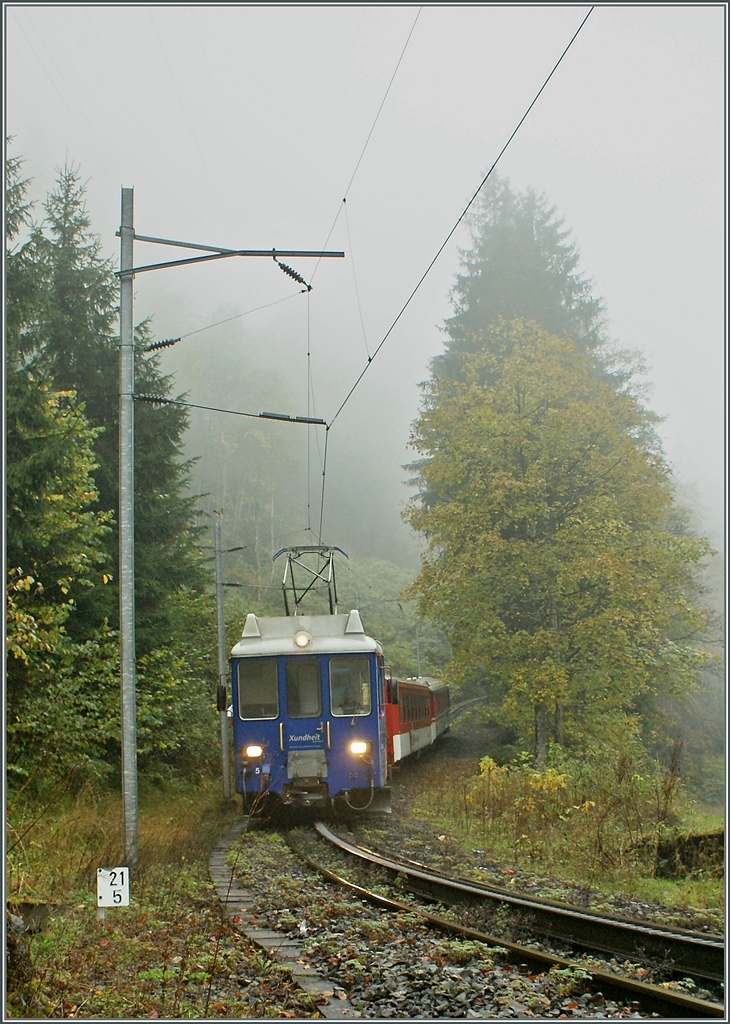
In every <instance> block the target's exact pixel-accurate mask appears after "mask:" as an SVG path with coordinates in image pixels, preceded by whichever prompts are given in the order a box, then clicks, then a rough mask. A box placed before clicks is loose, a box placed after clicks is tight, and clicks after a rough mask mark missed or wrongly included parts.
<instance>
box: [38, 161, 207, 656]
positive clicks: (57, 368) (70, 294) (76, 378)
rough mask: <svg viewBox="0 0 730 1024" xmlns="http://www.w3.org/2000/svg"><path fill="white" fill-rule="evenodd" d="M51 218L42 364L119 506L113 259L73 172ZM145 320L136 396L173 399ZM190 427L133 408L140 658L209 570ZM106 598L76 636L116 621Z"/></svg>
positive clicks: (164, 412)
mask: <svg viewBox="0 0 730 1024" xmlns="http://www.w3.org/2000/svg"><path fill="white" fill-rule="evenodd" d="M45 211H46V218H45V220H44V222H43V224H42V225H41V227H40V228H38V229H37V230H36V231H35V233H34V237H33V239H32V244H33V246H34V249H35V257H36V260H37V261H38V262H39V263H40V264H41V265H42V266H43V268H44V275H45V277H46V280H47V282H48V285H47V287H48V301H47V304H46V306H45V308H44V312H43V316H42V317H41V318H40V323H39V325H38V337H37V349H36V358H37V360H38V361H40V362H42V363H43V365H44V366H45V368H46V370H47V372H48V373H49V374H50V376H51V377H52V378H53V380H54V383H55V386H56V387H58V388H60V389H63V390H73V391H74V392H75V393H76V395H77V396H78V399H79V400H80V401H82V402H83V403H84V407H85V413H86V416H87V418H88V420H89V422H90V423H91V425H92V426H93V427H94V428H97V429H98V435H97V438H96V440H95V442H94V451H95V453H96V458H97V462H98V466H97V468H96V470H95V473H94V479H95V482H96V487H97V490H98V498H97V501H96V508H98V509H100V510H107V509H116V508H117V505H118V444H119V439H118V405H119V400H118V390H119V383H118V381H119V363H118V338H117V335H116V333H115V332H116V320H117V313H118V311H117V297H118V285H117V281H116V278H115V276H114V272H113V264H112V261H111V260H108V259H105V258H104V256H103V254H102V244H101V240H100V239H99V237H98V236H97V235H95V234H93V232H92V231H91V229H90V220H89V216H88V213H87V211H86V205H85V188H84V185H83V184H82V183H81V180H80V175H79V172H78V169H77V168H74V167H69V166H66V167H64V168H62V169H61V170H60V171H59V175H58V179H57V182H56V187H55V189H54V190H53V191H52V192H51V194H50V195H49V196H48V199H47V201H46V203H45ZM150 340H151V336H150V326H149V322H148V321H145V322H143V323H142V324H140V325H139V327H138V328H137V330H136V331H135V349H136V357H135V391H136V392H139V393H144V394H148V395H149V394H151V395H156V396H158V397H169V396H170V393H171V389H172V379H171V378H170V377H168V376H165V375H164V374H163V373H162V372H161V370H160V366H159V359H158V357H156V356H154V355H146V354H145V353H144V349H145V347H146V345H147V344H148V342H149V341H150ZM186 426H187V414H186V412H185V410H184V409H182V408H180V407H177V406H171V405H163V406H153V405H149V404H144V403H141V402H138V403H135V507H136V508H135V538H136V550H135V576H136V581H137V582H136V592H137V607H138V629H137V648H138V653H139V654H143V653H145V652H146V651H150V650H152V649H153V648H154V647H157V646H164V645H166V644H168V643H169V642H170V640H171V636H172V634H173V633H174V630H175V625H174V620H175V616H176V614H177V612H176V610H175V609H176V602H177V595H178V594H179V593H180V592H182V591H185V590H186V589H189V590H191V591H192V592H195V593H198V592H200V590H201V588H202V587H203V586H204V585H205V583H206V580H207V575H208V574H207V571H206V569H205V567H204V564H203V562H202V561H201V558H200V552H199V550H198V543H197V540H198V532H199V531H198V530H197V529H196V526H195V523H194V518H195V499H194V498H193V497H190V496H189V495H187V494H186V493H185V490H186V484H187V481H188V474H189V468H190V464H189V463H188V462H186V461H185V460H184V459H183V458H182V447H183V441H182V437H183V434H184V432H185V429H186ZM108 555H109V562H110V565H111V566H112V569H111V570H110V571H111V574H112V575H113V577H114V579H115V580H116V579H117V577H118V574H117V571H116V565H117V560H118V549H117V537H116V530H115V531H114V533H113V535H112V536H110V538H109V541H108ZM104 597H105V599H104V600H103V601H99V599H98V597H95V599H94V600H93V601H89V602H86V603H84V602H82V604H81V605H80V608H79V614H78V615H77V616H76V618H75V621H74V627H73V628H75V629H76V630H77V632H78V635H79V636H81V635H83V631H84V630H85V629H86V627H87V625H90V626H92V627H93V626H94V625H98V624H99V622H100V621H102V620H104V619H105V620H108V621H109V622H110V623H114V622H115V621H116V619H117V615H118V611H117V593H116V586H114V587H110V588H106V590H105V595H104Z"/></svg>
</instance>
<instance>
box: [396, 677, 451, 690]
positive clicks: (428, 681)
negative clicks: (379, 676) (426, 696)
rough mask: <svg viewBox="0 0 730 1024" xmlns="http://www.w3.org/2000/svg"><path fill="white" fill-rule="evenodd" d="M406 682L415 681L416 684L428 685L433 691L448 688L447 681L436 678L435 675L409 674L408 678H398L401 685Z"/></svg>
mask: <svg viewBox="0 0 730 1024" xmlns="http://www.w3.org/2000/svg"><path fill="white" fill-rule="evenodd" d="M404 683H414V684H415V685H416V686H427V687H428V688H429V690H431V691H432V692H435V691H436V690H444V689H447V686H446V683H445V682H443V680H441V679H434V677H433V676H408V677H407V678H406V679H399V680H398V685H399V686H402V685H403V684H404Z"/></svg>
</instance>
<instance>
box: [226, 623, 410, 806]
mask: <svg viewBox="0 0 730 1024" xmlns="http://www.w3.org/2000/svg"><path fill="white" fill-rule="evenodd" d="M231 684H232V693H233V709H232V711H233V736H234V744H235V766H236V789H237V791H238V792H239V793H241V794H242V796H243V800H244V804H245V806H246V807H247V808H248V809H249V812H250V813H253V812H255V811H256V810H258V809H259V807H260V806H261V805H262V804H263V803H265V802H269V803H270V802H271V800H272V798H273V799H274V801H277V802H279V803H280V804H282V805H285V806H286V805H289V806H291V805H297V806H302V807H313V806H316V807H318V808H321V809H324V808H326V807H330V806H332V805H333V804H334V803H335V802H338V803H342V802H344V803H345V804H346V805H347V806H349V807H351V808H353V809H357V810H366V809H372V810H376V809H377V810H389V809H390V800H389V796H390V791H389V789H388V786H387V780H388V775H387V772H388V765H387V747H386V744H387V738H386V721H385V702H384V665H383V652H382V649H381V647H380V644H378V643H377V641H376V640H373V639H372V637H369V636H367V635H366V634H365V631H364V629H363V625H362V621H361V619H360V615H359V612H357V611H351V612H350V613H349V615H338V614H333V615H294V616H282V617H271V618H264V617H258V616H256V615H254V614H250V615H248V616H247V618H246V622H245V625H244V629H243V635H242V636H241V639H240V640H239V642H238V643H237V644H236V646H235V647H234V648H233V650H232V652H231Z"/></svg>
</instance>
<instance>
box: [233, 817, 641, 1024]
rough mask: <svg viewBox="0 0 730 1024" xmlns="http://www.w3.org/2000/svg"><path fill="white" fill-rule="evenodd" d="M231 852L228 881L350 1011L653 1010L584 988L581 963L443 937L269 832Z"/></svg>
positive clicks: (480, 1014)
mask: <svg viewBox="0 0 730 1024" xmlns="http://www.w3.org/2000/svg"><path fill="white" fill-rule="evenodd" d="M233 858H236V867H235V872H234V884H235V885H237V886H240V887H241V889H245V890H246V891H248V892H249V893H250V894H251V897H252V899H253V902H254V904H255V907H256V921H257V923H258V925H259V926H263V927H266V928H269V929H272V930H273V931H277V932H279V933H281V934H282V936H283V937H285V938H289V939H291V940H294V939H296V940H298V942H299V943H301V945H300V951H299V954H298V958H297V962H298V964H299V966H300V967H302V968H309V969H310V970H316V971H317V972H319V974H320V975H322V976H324V977H326V978H327V979H328V981H329V982H330V983H331V987H332V991H333V992H334V993H335V994H337V993H342V995H343V996H345V997H347V998H349V1004H350V1005H351V1007H352V1010H350V1011H349V1012H348V1014H347V1017H348V1018H350V1017H355V1016H360V1017H363V1018H371V1019H372V1018H377V1019H409V1020H433V1019H452V1018H465V1019H493V1018H510V1019H530V1018H543V1019H551V1018H561V1019H573V1020H575V1019H579V1020H587V1019H641V1018H646V1017H649V1016H656V1015H649V1014H646V1013H642V1012H640V1011H639V1010H638V1009H637V1008H636V1006H635V1005H632V1004H620V1003H615V1002H611V1001H609V1000H606V999H604V998H603V996H602V995H601V994H600V993H593V992H587V991H584V982H583V979H582V978H581V976H580V971H577V972H575V971H559V970H558V971H556V970H553V971H551V972H549V973H547V974H527V973H526V972H525V971H522V970H520V969H519V967H515V966H513V965H511V964H507V963H505V962H504V959H503V957H502V954H501V953H500V951H499V950H495V949H493V948H490V947H488V946H485V945H483V944H482V943H478V942H470V941H463V940H457V939H453V938H448V937H445V936H443V935H442V934H440V933H437V932H434V931H433V930H431V929H429V928H428V927H427V926H425V925H424V924H423V922H422V921H421V919H420V918H418V917H417V916H416V915H415V914H407V913H392V912H389V911H384V910H380V909H379V908H377V907H374V906H372V905H370V904H366V903H363V902H361V901H358V900H353V899H352V898H351V897H350V896H348V895H347V894H346V893H344V892H343V891H342V890H341V889H339V888H338V887H337V886H334V885H332V884H330V883H328V882H325V881H324V880H323V879H322V878H321V877H320V876H319V875H315V874H313V873H312V872H311V871H310V869H309V868H307V867H306V865H304V864H302V862H301V861H299V860H298V859H297V858H296V857H295V856H294V855H293V854H292V853H291V851H290V850H289V848H288V847H287V846H286V845H285V843H284V841H283V839H282V838H281V836H280V835H278V834H277V833H276V832H273V831H266V830H262V831H254V832H247V833H245V834H244V835H243V836H242V837H241V838H240V839H239V840H236V841H235V842H234V844H233V845H232V846H231V852H230V853H229V855H228V861H229V862H230V861H231V860H232V859H233ZM343 1001H344V1000H343ZM348 1009H349V1007H348ZM329 1015H330V1014H327V1016H329Z"/></svg>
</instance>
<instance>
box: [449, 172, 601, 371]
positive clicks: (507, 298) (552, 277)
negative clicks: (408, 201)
mask: <svg viewBox="0 0 730 1024" xmlns="http://www.w3.org/2000/svg"><path fill="white" fill-rule="evenodd" d="M470 228H471V241H472V244H471V247H470V248H469V249H467V250H464V251H463V252H462V253H461V268H462V269H461V272H460V273H459V274H458V275H457V277H456V282H455V284H454V287H453V289H452V293H451V298H452V302H453V306H454V315H453V316H452V317H450V318H448V319H447V320H446V324H445V328H444V330H445V332H446V334H447V336H448V337H447V341H446V343H445V352H444V353H443V354H441V355H439V356H436V358H435V359H434V360H433V366H432V368H433V374H434V376H435V377H440V378H444V377H452V376H456V375H458V373H459V366H460V363H459V359H458V356H459V354H461V353H464V352H476V351H479V349H480V348H481V347H482V346H483V344H484V332H485V330H486V329H487V328H488V327H489V326H490V325H491V324H493V323H494V322H495V321H497V320H499V319H502V320H507V321H509V320H514V319H518V318H519V319H523V320H529V321H533V322H534V323H537V324H539V325H540V326H541V327H543V328H544V329H545V330H547V331H549V332H550V333H551V334H554V335H557V336H558V337H565V336H567V337H571V338H572V339H573V340H574V341H575V342H576V343H577V344H578V346H579V347H581V348H585V349H586V350H588V351H590V352H592V353H594V356H595V355H597V350H598V348H599V347H600V345H601V344H602V342H603V341H604V340H605V328H604V322H603V306H602V303H601V301H600V300H599V299H597V298H595V297H593V295H592V294H591V284H590V282H589V281H588V280H586V279H585V278H584V277H582V276H581V275H580V273H579V271H578V263H579V260H580V255H579V253H578V250H577V248H576V246H575V244H574V243H573V242H572V241H571V240H570V232H569V231H568V230H566V229H564V227H563V220H562V219H559V218H557V217H556V212H555V207H551V206H549V205H548V201H547V199H546V197H545V196H544V195H541V194H540V193H538V192H536V191H535V190H534V189H528V190H527V191H526V192H525V193H519V192H516V191H514V190H513V189H512V188H511V187H510V184H509V181H508V180H506V179H501V178H496V177H495V178H493V179H491V181H490V182H489V183H488V184H487V186H486V187H485V189H484V191H483V193H482V195H481V196H480V198H479V200H478V205H477V208H476V210H475V212H474V213H473V214H472V216H471V219H470Z"/></svg>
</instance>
